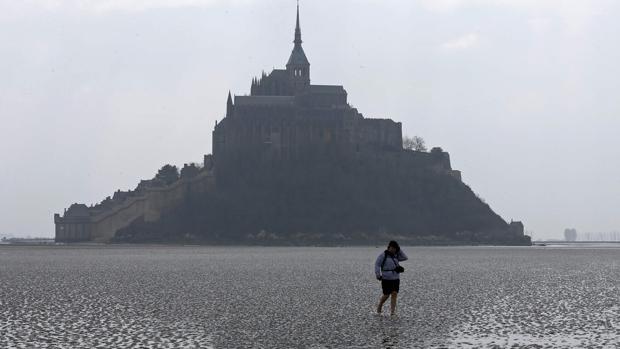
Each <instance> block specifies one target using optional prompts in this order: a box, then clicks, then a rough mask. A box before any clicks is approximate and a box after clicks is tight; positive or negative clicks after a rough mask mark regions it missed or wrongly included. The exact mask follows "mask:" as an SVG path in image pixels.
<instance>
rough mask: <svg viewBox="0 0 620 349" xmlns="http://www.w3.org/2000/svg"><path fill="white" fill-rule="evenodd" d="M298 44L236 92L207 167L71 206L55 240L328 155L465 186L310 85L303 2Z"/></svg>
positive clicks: (444, 167) (439, 161) (105, 235)
mask: <svg viewBox="0 0 620 349" xmlns="http://www.w3.org/2000/svg"><path fill="white" fill-rule="evenodd" d="M293 43H294V46H293V50H292V52H291V54H290V57H289V59H288V62H287V63H286V68H285V69H274V70H273V71H272V72H271V73H269V74H265V73H263V74H262V76H261V77H260V78H254V79H253V80H252V82H251V87H250V94H249V95H243V96H237V95H236V96H234V98H233V96H232V95H231V93H230V92H229V94H228V100H227V107H226V115H225V117H224V118H223V119H222V120H221V121H220V122H216V125H215V129H214V130H213V135H212V155H206V156H205V159H204V164H203V166H195V165H185V167H184V168H183V170H182V171H181V175H180V177H179V179H178V180H177V181H176V182H174V183H162V182H161V181H159V180H158V179H157V178H154V179H152V180H144V181H142V182H141V183H140V185H138V187H137V188H136V189H135V190H130V191H127V192H121V191H117V192H116V193H115V194H114V196H113V197H108V198H106V200H104V201H103V202H102V203H100V204H97V205H94V206H90V207H88V206H86V205H83V204H73V205H71V207H69V209H68V210H65V213H64V215H63V216H61V215H59V214H56V215H55V216H54V221H55V224H56V240H57V241H58V242H79V241H94V242H109V241H112V240H114V238H115V236H116V235H117V233H118V232H119V231H120V230H123V229H126V228H127V227H128V226H130V225H131V224H133V223H134V222H136V221H141V222H151V223H154V222H158V220H160V218H161V217H163V216H165V215H166V214H168V213H170V212H173V211H175V210H177V209H178V207H179V206H180V205H183V204H184V203H185V204H186V203H187V202H192V200H194V201H195V200H196V198H198V197H201V196H202V197H204V196H205V195H206V196H208V195H211V194H210V193H214V192H215V191H216V190H218V187H223V186H225V185H223V183H225V182H226V180H228V179H230V178H232V177H234V176H235V175H236V174H239V173H251V172H252V171H253V170H254V169H256V168H258V167H260V168H262V169H264V168H265V167H267V168H270V167H269V166H270V165H273V164H277V166H282V164H302V166H313V165H312V164H313V163H315V162H322V163H325V160H327V162H329V163H331V164H339V163H344V162H347V161H353V162H355V163H361V164H363V165H362V167H360V168H364V167H363V166H366V165H364V164H368V166H370V167H372V168H373V169H379V170H378V172H377V173H382V172H386V173H387V172H390V173H402V174H403V175H404V176H409V175H408V174H409V173H414V172H416V171H421V170H424V171H426V172H428V173H435V174H436V175H437V176H441V177H442V178H446V179H445V180H448V181H450V182H449V183H452V182H454V183H455V184H450V185H456V186H459V188H460V187H461V186H462V187H465V185H463V184H456V183H457V182H458V183H461V181H460V172H459V171H455V170H452V168H451V166H450V157H449V154H448V153H446V152H444V151H442V150H441V149H440V148H434V149H433V150H431V151H430V152H418V151H412V150H405V149H403V144H402V127H401V123H400V122H395V121H393V120H391V119H370V118H365V117H364V116H363V115H362V114H361V113H359V112H358V110H357V109H355V108H353V107H352V106H351V105H349V103H348V102H347V92H346V90H345V89H344V87H343V86H340V85H314V84H312V83H311V78H310V76H311V75H310V72H311V70H310V62H309V61H308V58H307V57H306V54H305V52H304V49H303V47H302V39H301V28H300V24H299V5H298V7H297V23H296V28H295V38H294V41H293ZM370 167H369V168H370ZM274 168H275V167H274ZM281 168H282V167H280V169H281ZM450 185H449V186H450ZM311 190H312V189H311ZM397 190H398V188H397ZM459 190H460V189H459ZM467 190H469V189H468V187H467ZM471 194H472V195H470V196H472V197H473V196H474V195H473V193H471ZM285 195H286V194H285ZM467 195H469V194H467ZM373 200H374V199H373ZM468 200H469V197H468ZM475 200H478V199H477V198H476V199H475ZM369 201H372V200H369ZM478 201H479V200H478ZM264 204H265V205H269V204H270V203H269V202H265V203H264ZM478 204H479V203H476V204H475V205H478ZM475 205H474V206H475ZM480 205H482V204H480ZM483 206H484V205H483ZM486 207H488V206H486ZM412 210H415V209H414V208H412ZM488 211H489V212H490V213H489V214H488V215H489V217H490V218H489V220H488V221H489V222H491V221H492V223H491V225H493V227H494V229H500V228H501V229H504V228H506V229H508V225H507V224H506V223H505V222H504V221H503V220H502V219H501V218H499V216H496V215H495V214H494V213H493V212H492V211H490V208H488ZM484 214H485V215H486V214H487V213H486V212H485V213H484ZM425 215H426V216H427V217H428V216H429V215H430V214H429V213H425ZM386 217H387V216H386ZM386 219H387V218H386ZM215 220H217V219H215ZM515 227H516V226H512V225H511V228H510V229H512V230H514V231H513V232H512V233H511V234H512V235H515V236H522V235H523V227H522V226H521V227H516V230H515ZM295 229H298V228H295ZM299 229H301V228H299ZM468 229H469V228H468ZM203 230H208V227H207V228H204V229H203Z"/></svg>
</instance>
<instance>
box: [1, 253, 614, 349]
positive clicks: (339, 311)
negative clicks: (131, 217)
mask: <svg viewBox="0 0 620 349" xmlns="http://www.w3.org/2000/svg"><path fill="white" fill-rule="evenodd" d="M381 251H382V249H381V248H281V247H280V248H268V247H182V246H176V247H163V246H56V247H28V246H0V348H34V347H36V348H463V347H464V348H510V347H514V348H526V347H527V348H574V347H583V348H616V347H617V345H618V343H619V342H620V248H618V247H596V248H591V247H578V246H577V247H575V246H571V247H563V248H541V247H519V248H510V247H446V248H432V247H415V248H406V252H407V253H408V255H409V256H410V260H409V261H407V262H404V263H403V265H404V266H405V268H406V272H405V273H404V274H403V275H402V280H401V292H400V295H399V310H398V316H396V317H389V316H386V315H376V314H374V313H373V307H374V304H375V302H376V301H377V298H378V297H379V295H380V285H379V283H378V282H377V281H376V280H375V279H374V275H373V269H372V268H373V262H374V260H375V258H376V257H377V255H378V254H379V253H381ZM385 311H386V312H387V307H386V308H385Z"/></svg>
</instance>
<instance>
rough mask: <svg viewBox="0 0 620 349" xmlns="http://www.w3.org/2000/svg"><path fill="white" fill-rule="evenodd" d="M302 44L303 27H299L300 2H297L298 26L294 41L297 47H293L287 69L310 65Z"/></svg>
mask: <svg viewBox="0 0 620 349" xmlns="http://www.w3.org/2000/svg"><path fill="white" fill-rule="evenodd" d="M302 42H303V41H302V40H301V27H300V26H299V1H297V25H296V26H295V40H294V41H293V43H295V47H293V52H291V56H290V57H289V59H288V63H286V66H287V67H288V66H289V65H310V62H308V58H307V57H306V53H305V52H304V49H303V48H302V47H301V43H302Z"/></svg>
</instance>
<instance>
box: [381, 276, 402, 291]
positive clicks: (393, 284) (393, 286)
mask: <svg viewBox="0 0 620 349" xmlns="http://www.w3.org/2000/svg"><path fill="white" fill-rule="evenodd" d="M381 288H382V289H383V294H385V295H388V294H390V293H392V292H396V293H398V290H399V288H400V280H399V279H396V280H381Z"/></svg>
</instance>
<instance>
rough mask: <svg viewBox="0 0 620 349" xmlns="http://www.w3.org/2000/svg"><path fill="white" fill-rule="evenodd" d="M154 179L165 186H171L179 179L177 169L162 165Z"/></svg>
mask: <svg viewBox="0 0 620 349" xmlns="http://www.w3.org/2000/svg"><path fill="white" fill-rule="evenodd" d="M155 178H156V179H159V180H161V181H162V182H164V183H166V185H169V184H172V183H174V182H176V181H177V180H178V179H179V169H178V168H177V167H176V166H172V165H164V166H163V167H162V168H160V169H159V171H157V175H155Z"/></svg>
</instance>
